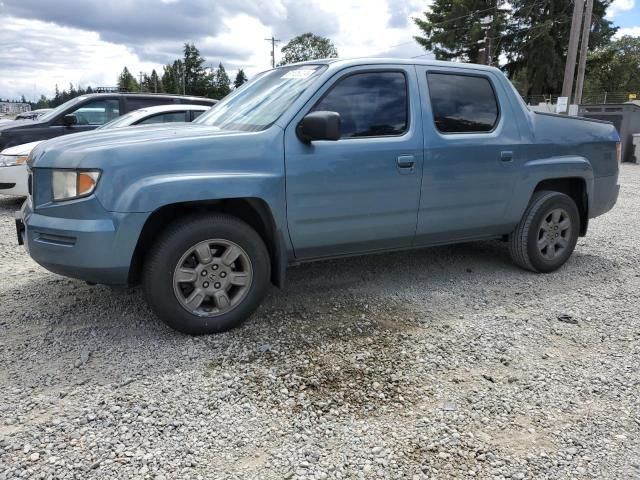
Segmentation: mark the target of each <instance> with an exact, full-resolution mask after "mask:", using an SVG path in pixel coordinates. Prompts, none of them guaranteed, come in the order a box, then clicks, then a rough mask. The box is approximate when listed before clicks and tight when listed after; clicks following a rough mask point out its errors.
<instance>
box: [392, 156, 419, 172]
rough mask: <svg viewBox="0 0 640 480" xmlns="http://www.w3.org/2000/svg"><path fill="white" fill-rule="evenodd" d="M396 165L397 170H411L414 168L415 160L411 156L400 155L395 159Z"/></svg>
mask: <svg viewBox="0 0 640 480" xmlns="http://www.w3.org/2000/svg"><path fill="white" fill-rule="evenodd" d="M396 163H397V164H398V168H401V169H403V170H409V169H410V170H413V167H415V166H416V159H415V157H414V156H413V155H400V156H399V157H398V158H397V159H396Z"/></svg>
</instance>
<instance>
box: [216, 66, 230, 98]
mask: <svg viewBox="0 0 640 480" xmlns="http://www.w3.org/2000/svg"><path fill="white" fill-rule="evenodd" d="M230 91H231V79H230V78H229V75H227V71H226V70H225V68H224V66H223V65H222V63H220V64H219V65H218V68H217V69H216V71H215V73H214V74H213V82H212V84H211V95H212V96H213V98H217V99H221V98H223V97H225V96H227V95H228V94H229V92H230Z"/></svg>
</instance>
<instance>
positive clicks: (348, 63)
mask: <svg viewBox="0 0 640 480" xmlns="http://www.w3.org/2000/svg"><path fill="white" fill-rule="evenodd" d="M318 64H326V65H333V64H338V65H340V66H341V67H355V66H359V65H424V66H430V67H447V68H461V69H462V68H463V69H472V70H485V71H492V72H496V71H497V72H501V71H500V70H499V69H497V68H496V67H491V66H489V65H479V64H476V63H461V62H445V61H442V60H428V59H420V58H379V57H363V58H344V59H343V58H322V59H318V60H309V61H306V62H298V63H292V64H289V65H283V66H285V67H290V66H292V65H293V66H295V65H318Z"/></svg>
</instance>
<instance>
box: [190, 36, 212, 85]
mask: <svg viewBox="0 0 640 480" xmlns="http://www.w3.org/2000/svg"><path fill="white" fill-rule="evenodd" d="M204 63H205V60H204V58H202V56H201V55H200V51H199V50H198V49H197V48H196V46H195V45H194V44H193V43H191V44H189V43H185V44H184V82H185V93H186V94H187V95H199V96H205V95H206V94H207V89H208V88H207V87H208V85H209V83H210V81H211V79H210V77H211V76H210V74H209V73H208V72H207V70H206V69H205V67H204Z"/></svg>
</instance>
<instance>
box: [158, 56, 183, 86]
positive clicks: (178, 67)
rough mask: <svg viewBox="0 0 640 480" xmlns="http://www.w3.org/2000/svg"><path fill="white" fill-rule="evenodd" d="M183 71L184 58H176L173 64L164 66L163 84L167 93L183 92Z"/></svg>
mask: <svg viewBox="0 0 640 480" xmlns="http://www.w3.org/2000/svg"><path fill="white" fill-rule="evenodd" d="M183 71H184V68H183V64H182V60H175V61H174V62H173V64H167V65H165V66H164V67H163V73H162V86H163V88H164V91H165V92H166V93H175V94H182V92H183V76H182V74H183Z"/></svg>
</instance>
